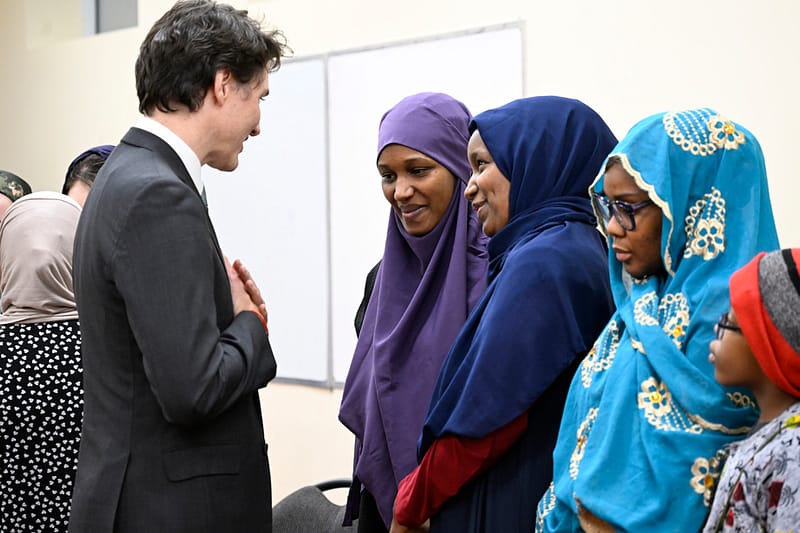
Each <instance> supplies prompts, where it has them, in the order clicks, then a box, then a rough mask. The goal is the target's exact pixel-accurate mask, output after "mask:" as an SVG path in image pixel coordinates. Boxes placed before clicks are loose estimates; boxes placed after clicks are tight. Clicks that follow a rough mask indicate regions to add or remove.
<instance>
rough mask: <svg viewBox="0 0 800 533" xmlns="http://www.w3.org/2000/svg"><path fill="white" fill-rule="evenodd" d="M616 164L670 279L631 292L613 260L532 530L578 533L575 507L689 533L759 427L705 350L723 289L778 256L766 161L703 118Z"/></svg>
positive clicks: (643, 139) (660, 119)
mask: <svg viewBox="0 0 800 533" xmlns="http://www.w3.org/2000/svg"><path fill="white" fill-rule="evenodd" d="M611 155H612V156H613V155H616V156H618V157H619V158H620V159H621V162H622V165H623V167H624V168H625V170H626V171H627V172H628V173H629V174H631V175H632V176H633V177H634V179H635V181H636V183H637V184H638V186H639V187H640V188H642V189H643V190H645V191H647V193H648V195H649V197H650V199H652V200H653V201H654V202H655V203H656V204H657V205H658V206H659V207H660V208H661V210H662V213H663V219H662V221H663V222H662V235H661V250H662V259H663V263H664V267H665V270H666V275H665V276H663V277H657V276H652V277H650V278H646V279H644V280H631V278H630V277H629V276H627V274H624V273H623V267H622V264H621V263H619V261H617V260H616V258H615V256H614V253H613V252H611V253H609V271H610V273H611V286H612V290H613V293H614V301H615V303H616V305H617V312H616V313H615V315H614V316H613V317H612V319H611V321H610V322H609V323H608V325H607V326H606V328H605V330H604V331H603V333H602V334H601V335H600V337H599V339H598V340H597V342H596V343H595V345H594V347H593V349H592V350H591V351H590V353H589V355H588V356H587V357H586V358H585V360H584V361H583V363H582V364H581V367H580V368H579V370H578V372H577V373H576V375H575V378H574V379H573V381H572V385H571V388H570V393H569V397H568V399H567V405H566V407H565V410H564V416H563V419H562V423H561V429H560V432H559V439H558V445H557V447H556V450H555V453H554V461H555V465H554V472H555V474H554V484H553V485H552V486H551V488H550V489H549V490H548V491H547V493H546V494H545V495H544V497H543V498H542V500H541V501H540V502H539V507H538V514H537V524H536V530H537V531H559V532H563V531H580V529H579V525H578V520H577V516H576V504H575V499H574V498H576V497H577V498H578V499H580V501H581V503H582V504H583V506H584V507H585V508H586V509H588V510H589V511H591V512H592V513H593V514H594V515H595V516H597V517H599V518H601V519H603V520H606V521H608V522H609V523H610V524H611V525H612V526H613V527H614V528H615V530H616V531H620V532H625V531H632V532H633V531H635V532H642V531H647V532H659V531H675V532H689V531H697V530H698V529H699V528H700V527H701V526H702V524H703V519H704V517H705V515H706V513H707V512H708V505H709V504H710V501H709V498H710V489H711V488H712V487H713V484H714V482H715V480H716V478H717V477H718V476H719V467H720V465H719V460H718V456H717V453H718V451H719V450H720V449H721V448H722V447H723V446H724V445H725V444H726V443H728V442H731V441H732V440H734V439H739V438H742V437H743V436H744V434H745V433H746V432H747V431H748V428H749V427H750V426H751V425H752V424H753V423H754V422H755V420H756V418H757V412H756V410H755V408H754V404H753V402H752V400H751V399H750V398H749V397H748V396H746V395H744V394H742V393H741V392H740V391H734V390H729V389H724V388H722V387H721V386H720V385H718V384H717V382H716V381H715V380H714V370H713V367H712V365H711V363H709V362H708V344H709V342H710V341H711V339H712V338H713V335H714V332H713V327H714V324H715V323H716V321H717V320H718V318H719V316H720V314H721V313H722V312H724V311H726V310H727V309H728V306H729V300H728V278H729V277H730V275H731V274H732V273H733V272H734V271H735V270H736V269H737V268H739V267H740V266H742V265H743V264H745V263H746V262H747V261H748V260H749V259H750V258H752V257H753V256H754V255H755V254H756V253H757V252H759V251H762V250H772V249H774V248H777V247H778V237H777V233H776V230H775V224H774V221H773V216H772V207H771V205H770V200H769V193H768V190H767V178H766V171H765V168H764V158H763V155H762V153H761V148H760V146H759V144H758V141H757V140H756V139H755V137H754V136H753V135H752V134H751V133H750V132H748V131H747V130H746V129H744V128H743V127H742V126H740V125H738V124H735V123H733V122H730V121H728V120H726V119H725V118H722V117H720V116H719V115H718V114H717V113H716V112H714V111H713V110H711V109H698V110H691V111H686V112H680V113H664V114H659V115H654V116H652V117H649V118H646V119H644V120H643V121H641V122H639V123H638V124H637V125H636V126H634V127H633V129H632V130H631V131H630V132H629V133H628V135H627V136H626V137H625V138H624V139H623V140H622V141H621V142H620V143H619V145H618V146H617V147H616V148H615V149H614V150H613V151H612V153H611ZM609 157H610V156H609ZM602 168H603V169H604V168H605V165H603V167H602ZM601 172H602V171H601ZM602 188H603V174H602V173H601V175H600V176H599V177H598V179H597V180H596V181H595V183H594V185H593V186H592V189H593V190H594V191H597V192H602Z"/></svg>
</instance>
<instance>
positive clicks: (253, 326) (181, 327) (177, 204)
mask: <svg viewBox="0 0 800 533" xmlns="http://www.w3.org/2000/svg"><path fill="white" fill-rule="evenodd" d="M122 220H123V222H122V224H123V227H122V228H121V230H120V237H119V242H118V243H117V244H116V246H115V254H114V256H113V257H112V262H111V265H112V266H111V268H112V269H113V270H114V272H113V278H114V280H115V282H116V283H117V285H118V287H117V288H118V290H119V292H120V295H121V296H122V298H123V300H124V303H125V306H126V310H127V314H128V322H129V323H130V326H131V329H132V331H133V334H134V337H135V339H136V342H137V344H138V346H139V348H140V350H141V352H142V358H143V364H144V371H145V373H146V375H147V379H148V381H149V385H150V387H151V389H152V391H153V393H154V394H155V396H156V398H157V400H158V402H159V404H160V406H161V409H162V411H163V414H164V417H165V418H166V419H167V420H168V421H170V422H172V423H176V424H193V423H197V422H201V421H203V420H205V419H208V418H210V417H214V416H216V415H218V414H219V413H221V412H223V411H225V410H226V409H227V408H228V407H230V406H231V405H232V404H234V403H235V402H236V401H237V400H239V399H240V398H242V397H243V396H245V395H247V394H251V393H253V392H255V391H256V390H257V389H259V388H261V387H263V386H265V385H266V384H267V382H268V381H269V380H271V379H272V378H273V377H274V376H275V372H276V364H275V358H274V357H273V354H272V350H271V348H270V345H269V340H268V338H267V335H266V333H265V331H264V328H263V326H262V324H261V322H260V321H259V319H258V317H257V316H255V314H254V313H239V314H238V315H237V316H235V317H233V303H232V300H231V295H230V283H229V281H228V278H227V273H226V271H225V268H224V263H223V262H222V259H221V257H220V256H219V253H218V252H217V248H216V246H215V244H214V243H215V241H214V238H213V237H212V235H213V234H212V231H213V230H212V228H211V225H210V223H209V222H208V221H207V214H206V211H205V208H204V207H203V205H202V203H201V201H200V198H199V197H197V195H196V194H194V191H192V190H191V189H190V188H188V187H187V186H186V185H184V184H183V183H181V182H179V181H177V180H174V181H172V180H154V181H153V182H150V183H148V184H146V185H143V187H142V189H141V190H140V191H139V192H138V193H137V195H136V197H135V198H133V199H132V201H131V206H130V208H129V211H128V215H127V216H126V217H123V219H122ZM226 314H227V315H230V316H231V317H233V318H232V320H231V321H230V323H229V324H225V325H224V326H223V327H222V328H220V327H218V322H217V317H218V316H220V315H221V316H226Z"/></svg>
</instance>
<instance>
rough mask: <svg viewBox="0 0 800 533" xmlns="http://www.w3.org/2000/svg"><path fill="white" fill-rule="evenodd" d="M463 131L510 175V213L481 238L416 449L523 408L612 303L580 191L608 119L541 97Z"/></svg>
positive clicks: (486, 428) (597, 161) (591, 174)
mask: <svg viewBox="0 0 800 533" xmlns="http://www.w3.org/2000/svg"><path fill="white" fill-rule="evenodd" d="M470 129H471V130H472V131H474V130H475V129H477V130H478V131H479V132H480V135H481V137H482V139H483V141H484V143H485V144H486V147H487V148H488V150H489V153H490V154H491V156H492V158H493V159H494V161H495V164H496V165H497V167H498V169H499V170H500V171H501V172H502V173H503V175H504V176H505V177H507V178H508V179H509V180H510V182H511V184H510V185H511V186H510V191H509V222H508V224H507V225H506V226H505V227H504V228H503V229H502V230H500V231H499V232H498V233H497V234H496V235H495V236H494V237H492V239H491V240H490V241H489V260H490V267H489V268H490V272H489V286H488V288H487V290H486V292H485V293H484V296H483V297H482V298H481V300H480V301H479V302H478V304H477V305H476V307H475V309H474V310H473V312H472V314H471V315H470V316H469V318H468V319H467V322H466V323H465V324H464V327H463V328H462V330H461V332H460V333H459V336H458V337H457V338H456V341H455V343H454V344H453V347H452V348H451V350H450V353H449V354H448V356H447V359H446V360H445V363H444V365H443V367H442V370H441V372H440V374H439V378H438V381H437V383H436V386H435V388H434V392H433V399H432V402H431V406H430V408H429V410H428V415H427V417H426V420H425V425H424V427H423V430H422V437H421V440H420V447H419V455H420V458H421V457H422V456H423V455H424V453H425V451H426V450H427V449H428V448H429V447H430V445H431V443H432V442H433V441H434V440H435V439H437V438H439V437H441V436H444V435H446V434H455V435H459V436H463V437H468V438H480V437H483V436H485V435H487V434H489V433H490V432H492V431H494V430H496V429H498V428H500V427H502V426H504V425H506V424H508V423H509V422H511V421H512V420H514V419H515V418H517V417H518V416H520V415H521V414H523V413H525V412H527V411H528V410H529V409H531V406H533V405H534V403H535V402H536V400H537V399H538V398H539V397H540V396H541V395H542V394H543V393H544V392H545V391H547V389H548V387H549V386H550V385H551V384H552V383H553V382H554V381H555V379H556V378H557V377H558V376H559V375H560V374H561V373H562V372H563V371H564V370H565V369H567V368H568V367H569V366H570V365H571V364H572V363H573V362H574V361H575V360H576V358H577V357H578V356H580V355H582V354H584V353H586V352H587V351H588V349H589V347H591V345H592V343H593V342H594V340H595V337H596V335H597V334H598V333H599V332H600V331H601V330H602V328H603V326H604V325H605V323H606V321H607V320H608V318H609V316H610V315H611V312H612V310H613V304H612V298H611V291H610V288H609V285H608V267H607V252H606V248H605V244H604V241H603V239H602V237H601V235H600V234H599V232H598V231H597V229H596V226H595V225H596V222H595V218H594V215H593V213H592V208H591V205H590V202H589V197H588V193H587V190H588V188H589V186H590V185H591V183H592V181H593V180H594V178H595V176H596V175H597V172H598V170H599V169H600V166H601V164H602V163H603V161H604V159H605V158H606V156H607V155H608V153H609V152H610V151H611V149H612V148H613V147H614V145H615V144H616V142H617V141H616V138H615V137H614V135H613V134H612V133H611V130H610V129H609V128H608V126H607V125H606V124H605V122H603V120H602V119H601V118H600V116H599V115H598V114H597V113H595V112H594V111H593V110H592V109H591V108H589V107H588V106H586V105H585V104H583V103H581V102H579V101H577V100H571V99H567V98H560V97H553V96H548V97H534V98H524V99H521V100H515V101H513V102H511V103H509V104H506V105H504V106H502V107H499V108H497V109H493V110H490V111H486V112H484V113H481V114H480V115H478V116H476V117H475V119H474V120H473V122H472V123H471V125H470ZM554 430H555V431H557V430H558V421H557V420H556V422H555V428H554Z"/></svg>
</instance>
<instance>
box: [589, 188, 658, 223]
mask: <svg viewBox="0 0 800 533" xmlns="http://www.w3.org/2000/svg"><path fill="white" fill-rule="evenodd" d="M653 203H654V202H653V200H650V199H647V200H644V201H643V202H636V203H635V204H631V203H628V202H623V201H621V200H614V201H613V202H612V201H611V200H609V199H608V197H607V196H604V195H602V194H598V193H596V192H594V191H592V204H594V208H595V210H596V211H597V212H598V213H600V227H601V229H602V230H603V231H604V232H606V231H607V229H608V223H609V222H611V216H612V215H613V216H614V218H616V219H617V222H619V225H620V226H622V229H624V230H625V231H633V230H635V229H636V218H635V217H634V215H635V214H636V212H637V211H639V210H640V209H643V208H645V207H647V206H648V205H653Z"/></svg>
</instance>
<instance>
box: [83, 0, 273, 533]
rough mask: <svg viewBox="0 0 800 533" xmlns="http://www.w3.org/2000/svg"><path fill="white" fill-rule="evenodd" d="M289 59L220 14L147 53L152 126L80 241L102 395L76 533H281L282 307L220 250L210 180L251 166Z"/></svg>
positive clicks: (174, 15) (170, 35)
mask: <svg viewBox="0 0 800 533" xmlns="http://www.w3.org/2000/svg"><path fill="white" fill-rule="evenodd" d="M285 52H286V48H285V44H284V43H283V38H282V35H281V34H280V33H276V32H269V33H268V32H265V31H264V30H262V29H261V26H260V24H259V23H258V22H256V21H255V20H253V19H252V18H250V17H248V15H247V12H246V11H242V10H237V9H234V8H233V7H231V6H229V5H226V4H217V3H216V2H213V1H209V0H185V1H181V2H178V3H176V4H175V5H174V6H173V7H172V8H171V9H170V10H169V11H167V13H165V14H164V15H163V16H162V17H161V18H160V19H159V20H158V21H156V23H155V24H154V25H153V27H152V28H151V29H150V31H149V32H148V33H147V36H146V37H145V39H144V41H143V42H142V45H141V47H140V50H139V56H138V58H137V60H136V89H137V94H138V96H139V111H140V112H141V113H143V114H144V116H143V117H142V118H140V119H139V121H138V122H137V123H136V125H135V126H134V127H132V128H131V129H130V130H129V131H128V132H127V133H126V134H125V136H124V137H123V138H122V140H121V141H120V143H119V144H118V145H117V147H116V148H115V149H114V151H113V153H112V154H111V155H110V156H109V158H108V160H107V161H106V163H105V165H103V168H102V169H100V173H99V174H98V175H97V178H96V179H95V182H94V185H93V186H92V193H91V194H89V196H88V198H87V199H86V204H85V205H84V208H83V213H82V215H81V219H80V222H79V224H78V230H77V234H76V236H75V255H74V274H75V294H76V297H77V304H78V311H79V313H80V317H81V333H82V340H83V350H82V355H83V371H84V374H83V377H84V391H85V395H84V418H83V428H82V433H81V446H80V455H79V458H78V469H77V474H76V479H75V488H74V491H73V498H72V513H71V515H70V524H69V530H70V531H71V532H73V533H83V532H89V531H91V532H110V531H115V532H143V531H169V532H171V533H180V532H192V533H194V532H198V531H247V532H255V531H259V532H268V531H270V530H271V528H272V523H271V508H272V507H271V496H270V491H271V488H270V478H269V466H268V462H267V447H266V444H265V442H264V429H263V423H262V415H261V408H260V405H259V399H258V389H260V388H262V387H264V386H266V384H267V383H268V382H269V381H270V380H271V379H272V378H273V377H274V376H275V373H276V364H275V358H274V356H273V354H272V349H271V347H270V343H269V337H268V331H267V321H266V318H267V315H266V306H265V304H264V300H263V298H262V297H261V294H260V292H259V290H258V287H257V286H256V284H255V282H254V281H253V279H252V277H251V276H250V273H249V272H248V270H247V269H246V268H244V267H243V266H242V265H241V263H240V262H239V261H235V262H234V263H233V264H232V265H231V264H229V263H228V261H227V259H226V258H225V256H224V255H223V253H222V251H221V249H220V246H219V243H218V242H217V238H216V235H215V232H214V227H213V225H212V223H211V220H210V219H209V216H208V211H207V209H206V205H205V201H204V196H205V192H204V187H203V181H202V176H201V166H202V165H210V166H212V167H214V168H216V169H218V170H222V171H231V170H234V169H235V168H236V167H237V166H238V163H239V153H240V152H241V151H242V149H243V146H244V142H245V141H246V140H247V139H248V138H249V137H250V136H254V135H258V134H259V132H260V125H259V122H260V119H261V115H260V105H259V104H260V101H261V99H262V98H264V97H266V96H267V94H268V93H269V73H270V72H272V71H274V70H275V69H277V68H278V67H279V65H280V58H281V56H282V55H283V54H284V53H285Z"/></svg>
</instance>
